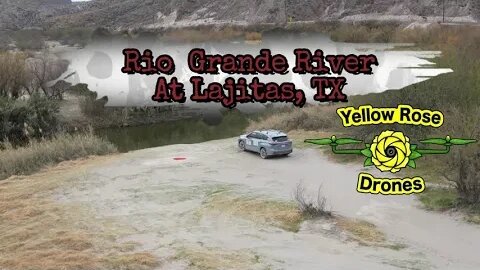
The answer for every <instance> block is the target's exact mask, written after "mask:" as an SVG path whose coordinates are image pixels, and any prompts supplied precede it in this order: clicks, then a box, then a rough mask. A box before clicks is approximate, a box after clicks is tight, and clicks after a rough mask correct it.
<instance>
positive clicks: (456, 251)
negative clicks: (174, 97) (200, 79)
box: [56, 139, 480, 269]
mask: <svg viewBox="0 0 480 270" xmlns="http://www.w3.org/2000/svg"><path fill="white" fill-rule="evenodd" d="M174 157H185V158H186V160H180V161H177V160H174V159H173V158H174ZM362 169H363V168H361V166H360V165H357V164H349V165H339V164H335V163H332V162H331V161H329V160H328V159H327V158H326V157H324V156H322V155H321V154H319V152H318V151H317V150H314V149H305V150H296V151H295V152H294V153H293V154H292V155H291V156H290V157H288V158H275V159H269V160H262V159H260V158H259V157H258V156H257V155H255V154H252V153H245V152H240V151H238V150H237V149H236V146H235V140H234V139H227V140H220V141H212V142H206V143H201V144H194V145H173V146H166V147H159V148H152V149H145V150H140V151H135V152H130V153H127V154H123V155H122V156H120V157H117V158H116V159H115V160H113V161H112V162H110V163H109V164H107V165H101V166H98V167H94V168H93V169H91V170H89V171H88V172H87V173H86V174H85V175H82V176H81V177H79V179H78V180H76V181H75V184H74V185H73V186H71V187H65V188H62V189H60V190H58V192H57V195H56V196H57V199H58V200H59V201H61V202H62V203H65V204H71V203H74V204H78V203H81V204H84V205H85V206H88V207H91V208H92V209H93V210H94V215H95V218H96V219H98V220H99V221H102V220H107V219H108V220H114V221H115V223H116V224H118V225H120V224H121V225H122V226H130V227H131V228H132V229H133V232H130V233H128V234H124V235H117V236H120V238H119V241H120V242H128V241H135V242H139V243H140V244H141V247H142V248H141V249H142V250H147V251H151V252H153V253H154V254H156V255H157V256H159V258H161V260H162V264H161V266H160V268H159V269H188V268H189V267H197V268H200V269H202V268H204V269H320V268H319V267H320V266H321V269H402V268H404V269H478V267H479V266H480V257H478V250H480V228H479V227H475V226H473V225H468V224H464V223H462V222H459V221H456V220H454V218H452V217H450V216H445V215H440V214H435V213H429V212H425V211H423V210H419V209H418V208H416V207H415V204H416V202H415V199H414V197H409V196H402V197H400V196H389V197H386V196H373V195H371V196H369V195H362V194H358V193H356V191H355V185H356V178H357V175H358V173H359V172H360V171H361V170H362ZM299 181H302V182H303V183H304V185H305V186H306V187H307V188H308V189H309V190H312V191H315V190H316V189H317V188H318V186H319V185H322V186H323V192H324V194H325V195H326V197H327V199H328V202H329V205H330V206H331V207H332V209H333V210H334V211H335V212H336V213H337V214H338V215H343V216H347V217H355V218H361V219H365V220H368V221H370V222H372V223H374V224H375V225H377V226H378V227H379V229H381V230H382V231H384V232H385V233H386V235H387V242H388V243H392V244H401V245H402V246H406V248H400V249H399V250H397V249H395V248H394V249H392V248H382V247H378V246H377V247H372V246H362V245H358V244H357V243H355V242H352V241H347V240H346V239H345V237H343V236H342V234H341V233H340V234H339V233H337V232H335V231H334V230H332V229H331V224H329V222H328V221H325V220H317V221H307V222H304V223H303V224H302V227H301V229H300V231H299V232H297V233H295V232H291V231H286V230H283V229H280V228H278V227H275V226H270V225H269V224H268V222H267V223H265V222H263V223H262V222H256V221H259V220H265V219H264V217H262V216H258V220H256V219H257V218H255V217H254V218H252V216H250V218H242V217H245V216H248V215H242V214H241V213H240V212H237V214H236V215H228V214H226V213H222V212H221V211H220V212H215V211H211V209H210V210H209V209H208V207H209V206H208V204H207V203H206V202H207V201H208V200H209V197H211V196H212V195H214V194H225V196H226V197H227V198H228V196H231V195H232V194H234V195H235V196H237V197H238V196H248V197H257V196H258V197H261V198H265V199H269V200H272V201H290V200H291V199H292V191H293V190H294V188H295V186H296V185H297V183H298V182H299ZM222 202H223V203H224V204H227V205H224V206H223V207H224V208H223V209H226V208H225V207H228V203H229V201H228V199H227V200H224V201H222ZM232 203H233V201H232ZM244 211H246V212H247V213H248V212H249V211H250V212H252V213H256V212H255V209H250V210H249V209H244ZM238 213H240V214H238ZM269 267H270V268H269Z"/></svg>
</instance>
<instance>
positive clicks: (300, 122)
mask: <svg viewBox="0 0 480 270" xmlns="http://www.w3.org/2000/svg"><path fill="white" fill-rule="evenodd" d="M338 107H339V106H337V105H335V106H329V105H313V106H307V107H304V108H284V109H282V110H279V111H276V112H275V113H271V114H268V115H266V116H264V117H262V118H260V119H258V120H256V121H251V122H250V125H249V126H248V128H247V129H248V130H260V129H279V130H283V131H291V130H304V131H328V130H332V129H338V128H339V127H340V126H341V121H340V119H339V118H338V116H337V114H336V109H337V108H338Z"/></svg>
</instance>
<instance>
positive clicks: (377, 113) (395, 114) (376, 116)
mask: <svg viewBox="0 0 480 270" xmlns="http://www.w3.org/2000/svg"><path fill="white" fill-rule="evenodd" d="M337 114H338V116H340V118H341V119H342V123H343V126H344V127H350V126H361V125H378V124H394V123H399V124H408V125H423V126H430V127H440V126H441V125H442V124H443V114H442V113H441V112H439V111H430V110H420V109H414V108H412V107H411V106H410V105H398V107H397V108H374V107H372V106H370V105H363V106H360V107H358V109H355V107H345V108H339V109H338V110H337Z"/></svg>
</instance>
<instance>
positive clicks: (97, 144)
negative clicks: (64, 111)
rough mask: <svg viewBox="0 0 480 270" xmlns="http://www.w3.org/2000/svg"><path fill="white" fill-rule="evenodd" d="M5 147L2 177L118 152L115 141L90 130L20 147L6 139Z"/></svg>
mask: <svg viewBox="0 0 480 270" xmlns="http://www.w3.org/2000/svg"><path fill="white" fill-rule="evenodd" d="M3 148H4V149H3V150H1V151H0V179H5V178H7V177H9V176H12V175H22V174H30V173H33V172H35V171H37V170H39V169H41V168H43V167H45V166H48V165H53V164H56V163H59V162H61V161H65V160H73V159H77V158H81V157H86V156H90V155H105V154H109V153H113V152H116V148H115V146H114V145H113V144H111V143H110V142H107V141H105V140H103V139H101V138H99V137H96V136H95V135H93V132H91V131H90V132H87V133H83V134H73V135H72V134H60V135H56V136H54V137H53V138H52V139H50V140H45V139H41V140H33V141H31V142H29V143H28V145H26V146H25V147H18V148H15V147H13V146H12V145H11V144H9V143H8V142H7V143H3Z"/></svg>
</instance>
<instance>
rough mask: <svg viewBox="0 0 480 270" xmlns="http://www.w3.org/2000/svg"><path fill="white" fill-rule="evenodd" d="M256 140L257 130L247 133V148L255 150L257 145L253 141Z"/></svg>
mask: <svg viewBox="0 0 480 270" xmlns="http://www.w3.org/2000/svg"><path fill="white" fill-rule="evenodd" d="M254 140H255V132H252V133H250V134H248V135H247V139H246V140H245V149H246V150H249V151H255V147H254V146H253V141H254Z"/></svg>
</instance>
